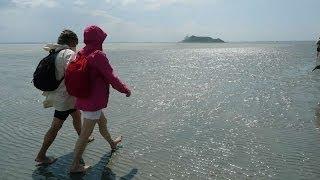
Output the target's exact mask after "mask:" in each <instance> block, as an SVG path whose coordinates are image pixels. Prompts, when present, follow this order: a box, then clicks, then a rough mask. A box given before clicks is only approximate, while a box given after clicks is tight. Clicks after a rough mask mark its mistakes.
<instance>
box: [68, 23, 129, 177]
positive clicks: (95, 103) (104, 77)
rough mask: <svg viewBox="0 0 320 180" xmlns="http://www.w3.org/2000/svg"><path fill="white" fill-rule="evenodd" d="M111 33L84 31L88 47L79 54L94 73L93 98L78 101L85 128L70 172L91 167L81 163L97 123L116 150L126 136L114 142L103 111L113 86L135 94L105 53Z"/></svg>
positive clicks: (92, 30)
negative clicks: (117, 72)
mask: <svg viewBox="0 0 320 180" xmlns="http://www.w3.org/2000/svg"><path fill="white" fill-rule="evenodd" d="M106 37H107V34H106V33H105V32H104V31H103V30H101V29H100V28H99V27H97V26H89V27H87V28H86V29H85V30H84V43H85V44H86V46H85V47H84V48H82V49H81V50H80V52H79V53H81V54H82V55H84V56H86V59H87V61H88V67H89V72H90V83H91V85H90V86H91V87H90V95H89V96H88V97H86V98H77V99H76V105H75V107H76V108H77V109H80V110H82V114H83V118H84V121H83V125H82V126H83V127H82V128H83V129H82V130H81V134H80V136H79V138H78V140H77V142H76V145H75V150H74V160H73V163H72V165H71V169H70V172H71V173H75V172H84V171H85V170H86V169H87V168H88V166H84V165H81V164H79V161H80V159H81V157H82V154H83V152H84V150H85V147H86V145H87V139H88V138H89V136H90V135H91V133H92V131H93V129H94V126H95V124H96V123H98V125H99V131H100V134H101V135H102V136H103V137H104V138H105V139H106V140H107V141H108V143H109V144H110V146H111V148H112V150H115V149H116V147H117V144H118V143H120V142H121V139H122V136H119V137H118V138H116V139H115V140H113V139H112V138H111V136H110V134H109V132H108V130H107V119H106V118H105V116H104V114H103V112H102V109H103V108H106V107H107V104H108V99H109V87H110V85H111V86H112V87H113V88H114V89H116V90H117V91H119V92H121V93H124V94H126V96H127V97H129V96H130V95H131V92H130V90H129V89H128V87H127V86H126V85H125V84H124V83H122V82H121V81H120V79H119V78H118V77H117V75H116V74H115V72H114V71H113V69H112V67H111V65H110V64H109V61H108V59H107V57H106V54H105V53H104V52H103V51H102V43H103V41H104V40H105V38H106Z"/></svg>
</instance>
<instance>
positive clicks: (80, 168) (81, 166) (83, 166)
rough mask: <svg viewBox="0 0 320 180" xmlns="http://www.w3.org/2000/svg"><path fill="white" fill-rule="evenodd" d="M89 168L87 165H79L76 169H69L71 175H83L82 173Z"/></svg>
mask: <svg viewBox="0 0 320 180" xmlns="http://www.w3.org/2000/svg"><path fill="white" fill-rule="evenodd" d="M89 168H90V166H88V165H79V166H78V167H75V168H71V169H70V173H71V174H74V173H84V172H86V171H87V170H88V169H89Z"/></svg>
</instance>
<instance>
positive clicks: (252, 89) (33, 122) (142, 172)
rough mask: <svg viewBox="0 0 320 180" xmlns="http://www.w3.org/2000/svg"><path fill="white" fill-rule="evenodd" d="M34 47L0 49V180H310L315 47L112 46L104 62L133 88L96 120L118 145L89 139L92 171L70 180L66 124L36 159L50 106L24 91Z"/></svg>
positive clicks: (318, 109) (315, 161)
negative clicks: (39, 161)
mask: <svg viewBox="0 0 320 180" xmlns="http://www.w3.org/2000/svg"><path fill="white" fill-rule="evenodd" d="M41 46H42V45H41V44H10V45H8V44H1V45H0V62H1V66H0V84H2V85H1V86H0V95H1V98H0V142H1V144H0V154H1V156H0V179H45V178H48V179H81V178H83V179H132V178H133V179H319V178H320V172H319V169H320V163H319V162H320V130H319V127H320V106H318V101H319V99H320V71H319V72H314V73H312V72H311V70H312V68H313V67H314V64H315V60H314V56H315V47H314V43H313V42H282V43H226V44H176V43H111V44H107V45H105V49H106V50H107V54H108V57H109V59H110V61H111V63H112V64H113V66H114V68H115V69H117V71H118V73H119V75H120V77H121V78H122V79H123V80H124V81H125V82H127V84H129V85H130V86H131V87H132V89H133V94H132V97H130V98H126V97H125V95H123V94H120V93H117V92H116V91H115V90H112V91H111V99H110V102H109V107H108V109H106V110H105V111H104V112H105V113H106V115H107V117H108V126H109V129H110V131H111V133H112V135H113V136H117V135H119V134H122V135H123V136H124V141H123V143H122V147H121V148H120V149H119V150H118V151H117V152H116V153H113V154H112V155H111V154H110V148H109V146H108V145H107V144H106V142H105V141H104V140H103V138H102V137H101V136H100V135H99V132H98V128H97V127H96V129H95V131H94V136H95V138H96V140H95V141H94V142H93V143H91V144H89V145H88V147H87V150H86V152H85V154H84V160H85V161H86V163H88V164H90V165H92V166H93V167H92V168H91V169H90V170H89V171H88V173H87V174H86V175H84V176H76V177H73V176H71V177H70V176H69V175H68V167H69V165H70V163H71V160H72V151H73V147H74V144H75V141H76V138H77V136H76V133H75V131H74V130H73V128H72V122H71V119H70V118H69V119H68V120H67V121H66V122H65V124H64V127H63V128H62V129H61V131H60V132H59V135H58V137H57V139H56V141H55V142H54V144H53V145H52V147H51V148H50V149H49V151H48V155H51V156H55V157H58V158H59V159H58V161H57V162H56V163H55V164H53V165H52V166H50V167H46V168H37V167H35V166H34V165H35V163H34V157H35V155H36V153H37V151H38V150H39V148H40V145H41V143H42V139H43V136H44V133H45V132H46V130H47V129H48V128H49V125H50V123H51V117H52V115H53V110H52V109H43V108H42V100H43V97H42V96H41V92H39V91H38V90H36V89H35V88H34V87H33V86H32V84H31V83H30V81H31V77H32V73H33V71H34V69H35V66H36V65H37V63H38V61H39V60H40V58H41V57H42V56H44V55H45V52H44V51H42V50H41Z"/></svg>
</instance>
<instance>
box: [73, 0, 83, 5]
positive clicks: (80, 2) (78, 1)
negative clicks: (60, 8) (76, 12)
mask: <svg viewBox="0 0 320 180" xmlns="http://www.w3.org/2000/svg"><path fill="white" fill-rule="evenodd" d="M73 4H74V5H76V6H83V5H85V4H86V2H85V1H84V0H75V1H74V2H73Z"/></svg>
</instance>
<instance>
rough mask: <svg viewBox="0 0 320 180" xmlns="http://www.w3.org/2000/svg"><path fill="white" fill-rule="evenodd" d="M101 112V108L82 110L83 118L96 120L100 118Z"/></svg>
mask: <svg viewBox="0 0 320 180" xmlns="http://www.w3.org/2000/svg"><path fill="white" fill-rule="evenodd" d="M101 113H102V109H100V110H98V111H82V116H83V118H85V119H90V120H98V119H100V116H101Z"/></svg>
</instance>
